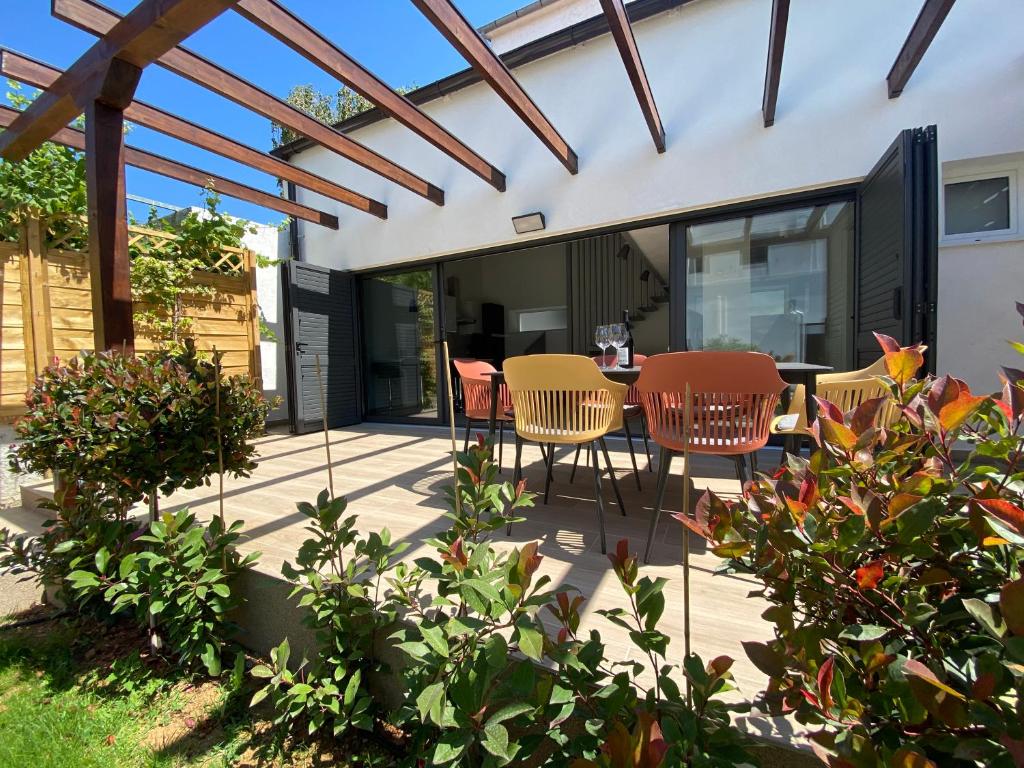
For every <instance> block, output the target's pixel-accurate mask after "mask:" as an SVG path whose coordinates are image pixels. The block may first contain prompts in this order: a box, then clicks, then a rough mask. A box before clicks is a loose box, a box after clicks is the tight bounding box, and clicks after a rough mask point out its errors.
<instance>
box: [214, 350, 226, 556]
mask: <svg viewBox="0 0 1024 768" xmlns="http://www.w3.org/2000/svg"><path fill="white" fill-rule="evenodd" d="M213 365H214V372H215V373H216V374H217V380H216V381H215V382H214V383H213V393H214V416H216V418H217V504H218V511H219V514H220V527H221V528H222V529H225V530H226V529H227V526H226V525H225V523H224V444H223V441H222V440H221V431H220V354H219V353H218V352H217V347H216V345H214V347H213ZM226 567H227V566H226V564H225V568H226Z"/></svg>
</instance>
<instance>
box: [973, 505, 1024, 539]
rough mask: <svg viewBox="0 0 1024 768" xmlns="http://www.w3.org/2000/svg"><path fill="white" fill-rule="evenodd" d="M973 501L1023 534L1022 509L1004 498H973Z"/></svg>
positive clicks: (1023, 517)
mask: <svg viewBox="0 0 1024 768" xmlns="http://www.w3.org/2000/svg"><path fill="white" fill-rule="evenodd" d="M974 503H975V504H978V505H979V506H980V507H981V508H982V509H984V510H985V511H986V512H988V513H989V514H991V515H994V516H995V517H998V518H999V519H1000V520H1002V521H1003V522H1004V523H1006V524H1007V525H1009V526H1010V527H1011V528H1013V529H1014V530H1015V531H1017V533H1020V534H1024V509H1021V508H1020V507H1018V506H1017V505H1015V504H1012V503H1010V502H1009V501H1007V500H1006V499H974Z"/></svg>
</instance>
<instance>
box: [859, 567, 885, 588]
mask: <svg viewBox="0 0 1024 768" xmlns="http://www.w3.org/2000/svg"><path fill="white" fill-rule="evenodd" d="M883 576H885V566H884V565H883V563H882V561H881V560H873V561H872V562H870V563H868V564H867V565H862V566H861V567H860V568H858V569H857V570H856V577H857V586H858V587H859V588H860V589H861V590H865V589H874V588H875V587H877V586H878V582H880V581H881V580H882V577H883Z"/></svg>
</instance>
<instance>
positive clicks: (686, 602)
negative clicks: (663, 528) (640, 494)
mask: <svg viewBox="0 0 1024 768" xmlns="http://www.w3.org/2000/svg"><path fill="white" fill-rule="evenodd" d="M685 397H686V401H685V403H684V405H683V430H684V432H683V434H685V435H686V439H685V440H684V441H683V514H684V515H686V516H687V517H689V516H690V439H691V438H692V437H693V435H692V434H691V431H692V429H693V400H692V397H693V395H692V394H691V392H690V383H689V382H687V383H686V395H685ZM683 652H684V653H685V654H686V656H685V658H687V659H689V658H690V529H689V528H687V527H686V526H685V525H684V526H683ZM686 702H687V704H690V703H692V691H691V686H690V679H689V678H687V679H686Z"/></svg>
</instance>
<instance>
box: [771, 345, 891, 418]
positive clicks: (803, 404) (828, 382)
mask: <svg viewBox="0 0 1024 768" xmlns="http://www.w3.org/2000/svg"><path fill="white" fill-rule="evenodd" d="M886 373H887V371H886V368H885V358H879V359H878V360H876V361H875V362H874V363H872V364H871V365H869V366H868V367H867V368H861V369H860V370H857V371H839V372H837V373H823V374H820V375H819V376H818V377H817V380H816V384H815V389H816V394H817V396H818V397H820V398H821V399H822V400H828V401H829V402H830V403H832V404H834V405H835V406H836V407H837V408H839V410H841V411H843V413H845V412H846V411H849V410H852V409H853V408H856V407H857V406H858V405H860V404H861V403H863V402H864V401H865V400H871V399H873V398H876V397H885V396H886V395H887V394H888V388H887V387H886V386H885V384H884V383H883V382H882V381H881V380H880V379H878V378H877V377H878V376H885V375H886ZM897 418H899V410H898V409H897V408H896V404H895V403H894V402H887V403H886V404H885V405H884V406H883V407H882V408H881V409H880V411H879V415H878V424H879V425H881V426H889V425H891V424H892V423H893V422H894V421H896V419H897ZM772 432H774V433H775V434H779V435H806V434H810V428H809V426H808V424H807V394H806V392H805V391H804V386H803V384H798V385H797V387H796V389H795V391H794V392H793V399H792V400H791V401H790V404H789V412H788V413H787V414H786V415H785V416H779V417H778V418H776V419H775V420H773V421H772Z"/></svg>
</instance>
